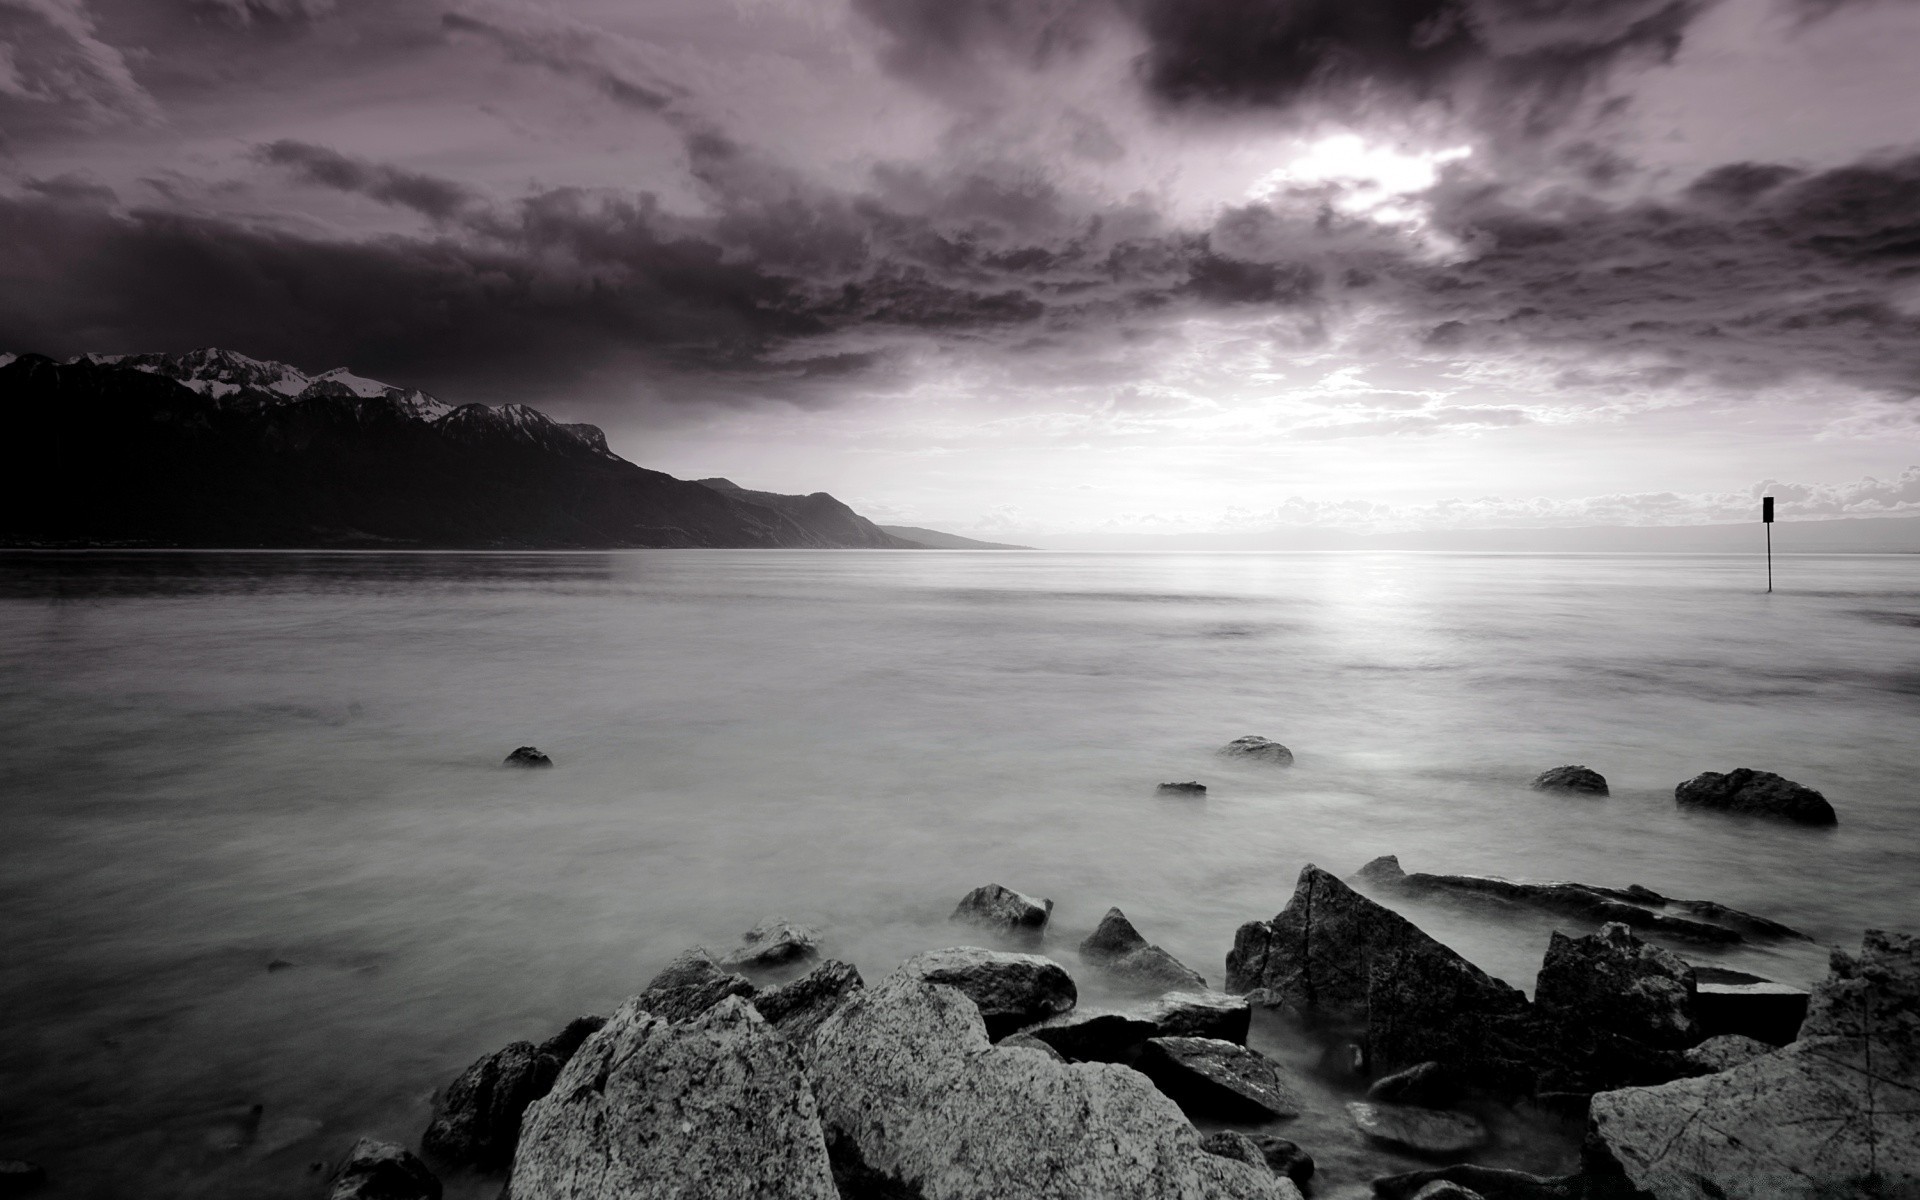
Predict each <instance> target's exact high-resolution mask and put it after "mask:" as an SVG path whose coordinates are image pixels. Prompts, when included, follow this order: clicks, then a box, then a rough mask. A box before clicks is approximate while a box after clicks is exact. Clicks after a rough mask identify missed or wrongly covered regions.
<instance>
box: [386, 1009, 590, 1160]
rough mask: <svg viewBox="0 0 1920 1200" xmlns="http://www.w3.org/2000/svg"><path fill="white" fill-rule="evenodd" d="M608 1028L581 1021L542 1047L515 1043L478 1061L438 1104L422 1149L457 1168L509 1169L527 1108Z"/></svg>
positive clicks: (434, 1108) (443, 1095)
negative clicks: (583, 1047) (583, 1045)
mask: <svg viewBox="0 0 1920 1200" xmlns="http://www.w3.org/2000/svg"><path fill="white" fill-rule="evenodd" d="M604 1024H606V1018H605V1017H580V1018H578V1019H576V1020H574V1021H572V1022H570V1023H569V1024H568V1025H567V1027H566V1028H565V1029H563V1030H561V1031H560V1032H559V1033H558V1034H556V1035H555V1036H554V1037H552V1038H549V1039H548V1040H547V1041H546V1042H544V1043H542V1044H541V1045H539V1046H535V1045H534V1044H533V1043H531V1042H514V1043H512V1044H510V1045H508V1046H505V1047H503V1048H501V1049H499V1050H496V1051H494V1052H493V1053H492V1054H489V1055H486V1056H485V1057H483V1058H481V1059H479V1060H477V1061H476V1062H474V1064H473V1065H472V1066H470V1067H468V1068H467V1069H466V1070H465V1071H462V1072H461V1073H460V1076H459V1078H457V1079H455V1080H454V1081H453V1082H452V1083H451V1084H449V1085H448V1086H447V1089H446V1091H444V1092H442V1093H441V1094H440V1096H439V1097H438V1098H437V1099H436V1100H435V1102H434V1106H433V1120H432V1121H431V1122H430V1123H429V1124H428V1125H427V1131H426V1133H425V1134H424V1135H423V1136H422V1137H421V1139H420V1145H421V1148H422V1149H424V1150H425V1151H426V1152H427V1153H429V1154H432V1155H434V1156H435V1157H437V1158H439V1159H442V1160H444V1161H445V1162H447V1163H450V1164H452V1165H455V1166H463V1167H475V1168H478V1169H479V1170H482V1171H494V1170H500V1169H502V1168H504V1167H505V1166H506V1165H507V1164H508V1163H509V1162H511V1161H512V1160H513V1147H514V1145H515V1143H516V1142H518V1141H519V1139H520V1122H521V1117H522V1115H523V1114H524V1113H525V1112H526V1111H527V1107H528V1106H529V1105H531V1104H532V1103H533V1102H534V1101H536V1100H538V1099H540V1098H541V1097H542V1096H544V1095H546V1094H547V1092H548V1091H549V1090H551V1089H552V1087H553V1081H554V1080H555V1079H556V1078H558V1077H559V1075H560V1071H561V1068H563V1067H565V1066H566V1065H567V1062H568V1061H569V1060H570V1059H572V1057H573V1055H574V1053H575V1052H576V1051H578V1050H579V1048H580V1045H581V1043H582V1042H584V1041H586V1039H587V1038H588V1037H589V1036H591V1035H592V1034H593V1033H594V1032H595V1031H596V1030H598V1029H599V1028H600V1027H601V1026H602V1025H604Z"/></svg>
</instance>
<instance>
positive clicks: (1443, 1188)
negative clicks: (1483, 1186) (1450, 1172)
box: [1413, 1179, 1486, 1200]
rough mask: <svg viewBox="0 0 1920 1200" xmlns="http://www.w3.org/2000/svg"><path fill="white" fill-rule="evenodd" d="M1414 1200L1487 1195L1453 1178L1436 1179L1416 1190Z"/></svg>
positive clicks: (1465, 1199) (1464, 1199)
mask: <svg viewBox="0 0 1920 1200" xmlns="http://www.w3.org/2000/svg"><path fill="white" fill-rule="evenodd" d="M1413 1200H1486V1197H1485V1196H1482V1195H1481V1194H1480V1193H1479V1192H1476V1191H1474V1190H1473V1189H1472V1188H1470V1187H1463V1186H1461V1185H1460V1184H1457V1183H1455V1182H1453V1181H1452V1180H1451V1179H1436V1180H1434V1181H1433V1182H1432V1183H1429V1184H1428V1185H1427V1186H1425V1187H1423V1188H1421V1189H1420V1190H1419V1191H1417V1192H1415V1193H1414V1194H1413Z"/></svg>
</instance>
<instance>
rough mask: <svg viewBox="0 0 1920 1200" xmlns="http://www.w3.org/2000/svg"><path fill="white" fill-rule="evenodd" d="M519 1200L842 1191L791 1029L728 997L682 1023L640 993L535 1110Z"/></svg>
mask: <svg viewBox="0 0 1920 1200" xmlns="http://www.w3.org/2000/svg"><path fill="white" fill-rule="evenodd" d="M508 1190H509V1193H510V1194H511V1195H512V1197H513V1200H578V1198H584V1197H601V1196H621V1197H629V1198H633V1200H651V1198H656V1197H657V1198H659V1200H667V1198H669V1197H692V1196H713V1197H722V1196H726V1197H732V1196H783V1197H789V1196H790V1197H795V1198H796V1200H838V1196H839V1193H838V1191H837V1190H836V1189H835V1187H834V1183H833V1170H832V1167H831V1165H830V1164H829V1162H828V1159H827V1144H826V1137H825V1134H824V1131H823V1130H822V1127H821V1124H820V1117H819V1111H818V1109H817V1108H816V1105H815V1102H814V1096H813V1089H812V1088H811V1087H810V1086H809V1085H808V1081H807V1075H806V1072H805V1071H804V1070H803V1069H802V1067H801V1062H800V1057H799V1055H798V1053H797V1052H796V1051H795V1050H794V1048H793V1047H792V1045H791V1044H790V1043H789V1042H788V1041H787V1039H786V1038H784V1037H782V1036H780V1035H779V1034H778V1033H776V1032H775V1031H774V1029H773V1027H772V1026H770V1025H769V1024H767V1022H766V1020H765V1019H764V1018H763V1017H761V1015H760V1014H759V1013H758V1012H757V1011H755V1009H754V1008H753V1006H752V1005H751V1004H750V1003H748V1002H747V1001H746V1000H745V999H744V998H742V997H739V996H729V997H727V998H726V999H724V1000H722V1001H721V1002H720V1003H719V1004H717V1005H715V1006H714V1007H713V1008H711V1009H709V1010H707V1011H706V1012H704V1013H701V1014H699V1015H698V1016H695V1017H694V1018H693V1019H691V1020H689V1021H685V1022H681V1023H678V1024H675V1023H671V1022H668V1021H666V1020H663V1019H662V1018H661V1017H659V1016H657V1015H655V1014H654V1013H651V1012H649V1011H648V1010H647V1009H646V1008H645V1007H644V1006H643V1005H642V1004H641V1002H640V999H639V997H635V998H634V999H632V1000H629V1001H627V1002H626V1003H625V1004H623V1005H621V1006H620V1010H619V1011H618V1012H616V1013H615V1014H614V1015H613V1017H612V1019H611V1020H609V1021H608V1022H607V1024H606V1026H605V1028H603V1029H601V1030H600V1032H598V1033H596V1034H594V1035H593V1036H592V1037H591V1038H589V1039H587V1042H586V1044H585V1045H583V1046H582V1047H581V1048H580V1052H579V1053H578V1054H576V1055H574V1058H573V1061H572V1062H571V1063H569V1064H568V1065H567V1069H566V1070H565V1071H563V1072H561V1075H560V1078H559V1080H558V1081H557V1082H556V1083H555V1085H554V1089H553V1091H552V1093H551V1094H550V1095H548V1096H547V1098H546V1099H544V1100H541V1101H540V1102H539V1103H537V1104H535V1105H534V1106H533V1107H532V1108H531V1109H530V1110H529V1111H528V1113H527V1121H526V1129H525V1132H524V1133H523V1134H522V1136H521V1139H520V1147H519V1151H518V1152H517V1153H516V1154H515V1155H514V1159H513V1176H512V1178H511V1180H510V1181H509V1184H508Z"/></svg>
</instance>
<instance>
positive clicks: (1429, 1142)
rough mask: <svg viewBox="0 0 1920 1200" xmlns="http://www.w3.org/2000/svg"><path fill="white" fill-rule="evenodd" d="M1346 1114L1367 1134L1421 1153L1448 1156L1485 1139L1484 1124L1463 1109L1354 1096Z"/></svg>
mask: <svg viewBox="0 0 1920 1200" xmlns="http://www.w3.org/2000/svg"><path fill="white" fill-rule="evenodd" d="M1347 1115H1348V1116H1350V1117H1352V1118H1353V1123H1354V1126H1355V1127H1356V1128H1358V1129H1359V1130H1360V1132H1361V1133H1364V1134H1366V1135H1367V1136H1368V1137H1370V1138H1373V1139H1375V1140H1376V1141H1381V1142H1387V1143H1389V1144H1391V1145H1395V1146H1404V1147H1405V1148H1407V1149H1409V1150H1415V1151H1418V1152H1419V1153H1421V1154H1431V1155H1435V1156H1438V1157H1450V1156H1452V1155H1455V1154H1465V1153H1466V1152H1467V1151H1469V1150H1473V1149H1476V1148H1478V1147H1480V1146H1483V1145H1485V1144H1486V1142H1487V1127H1486V1126H1485V1125H1483V1124H1481V1123H1480V1121H1479V1120H1478V1119H1476V1118H1474V1117H1470V1116H1468V1115H1466V1114H1465V1113H1456V1112H1442V1111H1441V1110H1440V1109H1437V1108H1415V1107H1413V1106H1412V1105H1406V1104H1372V1103H1369V1102H1367V1101H1364V1100H1355V1101H1353V1102H1351V1103H1349V1104H1348V1105H1347Z"/></svg>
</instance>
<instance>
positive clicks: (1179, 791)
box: [1153, 779, 1207, 796]
mask: <svg viewBox="0 0 1920 1200" xmlns="http://www.w3.org/2000/svg"><path fill="white" fill-rule="evenodd" d="M1153 790H1154V791H1155V792H1156V793H1158V794H1159V795H1162V796H1204V795H1206V794H1207V785H1206V784H1204V783H1200V782H1199V781H1197V780H1192V779H1189V780H1188V781H1187V782H1185V783H1163V784H1161V785H1160V786H1159V787H1157V788H1155V789H1153Z"/></svg>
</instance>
